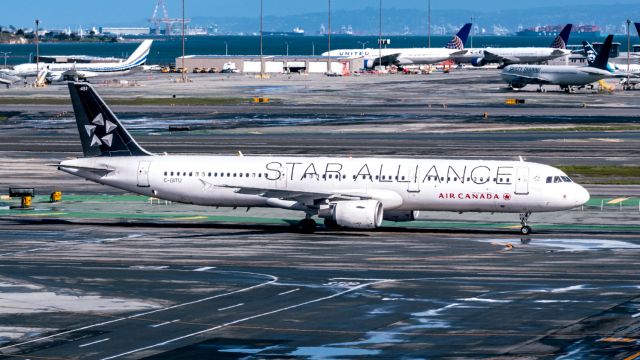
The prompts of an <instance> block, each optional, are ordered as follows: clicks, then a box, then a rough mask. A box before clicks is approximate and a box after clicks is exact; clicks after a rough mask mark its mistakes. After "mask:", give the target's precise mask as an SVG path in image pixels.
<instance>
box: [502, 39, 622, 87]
mask: <svg viewBox="0 0 640 360" xmlns="http://www.w3.org/2000/svg"><path fill="white" fill-rule="evenodd" d="M612 43H613V35H609V36H608V37H607V39H606V40H605V42H604V44H603V45H602V49H601V51H600V53H599V54H598V55H597V56H596V57H595V58H594V59H593V61H589V65H588V66H567V65H509V66H507V67H505V68H504V69H503V70H502V73H501V74H500V75H501V76H502V79H503V80H504V81H506V82H507V83H508V84H509V86H510V87H511V88H512V89H516V90H517V89H522V88H523V87H525V86H527V85H528V84H535V85H538V86H539V87H538V91H544V88H543V86H544V85H558V86H560V88H561V89H563V90H564V91H566V92H573V91H574V90H576V89H580V88H584V87H585V86H587V85H589V84H592V83H594V82H597V81H600V80H603V79H609V78H615V77H618V75H616V74H614V73H612V72H611V71H610V69H609V53H610V51H611V44H612ZM587 55H588V56H589V54H587Z"/></svg>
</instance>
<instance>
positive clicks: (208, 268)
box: [193, 266, 216, 271]
mask: <svg viewBox="0 0 640 360" xmlns="http://www.w3.org/2000/svg"><path fill="white" fill-rule="evenodd" d="M215 268H216V267H215V266H203V267H201V268H197V269H194V270H193V271H207V270H211V269H215Z"/></svg>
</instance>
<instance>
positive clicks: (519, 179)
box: [515, 167, 529, 195]
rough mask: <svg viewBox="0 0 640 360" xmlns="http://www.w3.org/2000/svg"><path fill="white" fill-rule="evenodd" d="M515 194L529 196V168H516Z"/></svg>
mask: <svg viewBox="0 0 640 360" xmlns="http://www.w3.org/2000/svg"><path fill="white" fill-rule="evenodd" d="M515 193H516V195H528V194H529V168H525V167H522V168H518V172H517V175H516V191H515Z"/></svg>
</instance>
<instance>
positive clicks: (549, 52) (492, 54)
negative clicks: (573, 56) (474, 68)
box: [454, 47, 571, 64]
mask: <svg viewBox="0 0 640 360" xmlns="http://www.w3.org/2000/svg"><path fill="white" fill-rule="evenodd" d="M467 50H468V51H467V53H466V54H464V55H458V56H454V60H455V61H456V62H458V63H462V64H472V63H474V62H475V63H481V59H483V60H484V62H486V63H495V64H533V63H541V62H545V61H549V60H553V59H557V58H559V57H562V56H566V55H569V54H570V53H571V52H570V51H569V50H563V49H554V48H536V47H522V48H475V49H467Z"/></svg>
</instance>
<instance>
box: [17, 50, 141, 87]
mask: <svg viewBox="0 0 640 360" xmlns="http://www.w3.org/2000/svg"><path fill="white" fill-rule="evenodd" d="M152 43H153V40H144V41H143V42H142V43H141V44H140V46H138V48H137V49H136V50H135V51H134V52H133V54H131V56H129V58H128V59H127V60H125V61H123V62H118V63H115V62H114V63H90V64H76V63H53V64H51V63H39V64H35V63H27V64H20V65H16V66H15V67H14V68H13V70H7V71H5V73H7V74H9V75H13V76H21V77H27V76H38V75H39V74H38V69H40V71H42V72H45V71H46V74H45V75H44V76H45V77H46V79H47V81H49V82H58V81H65V80H68V79H73V80H79V79H84V80H86V79H88V78H92V77H97V76H113V75H125V74H128V73H129V72H131V71H133V70H135V69H138V68H140V67H141V66H143V65H144V64H145V63H146V62H147V56H148V55H149V50H150V49H151V44H152Z"/></svg>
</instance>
